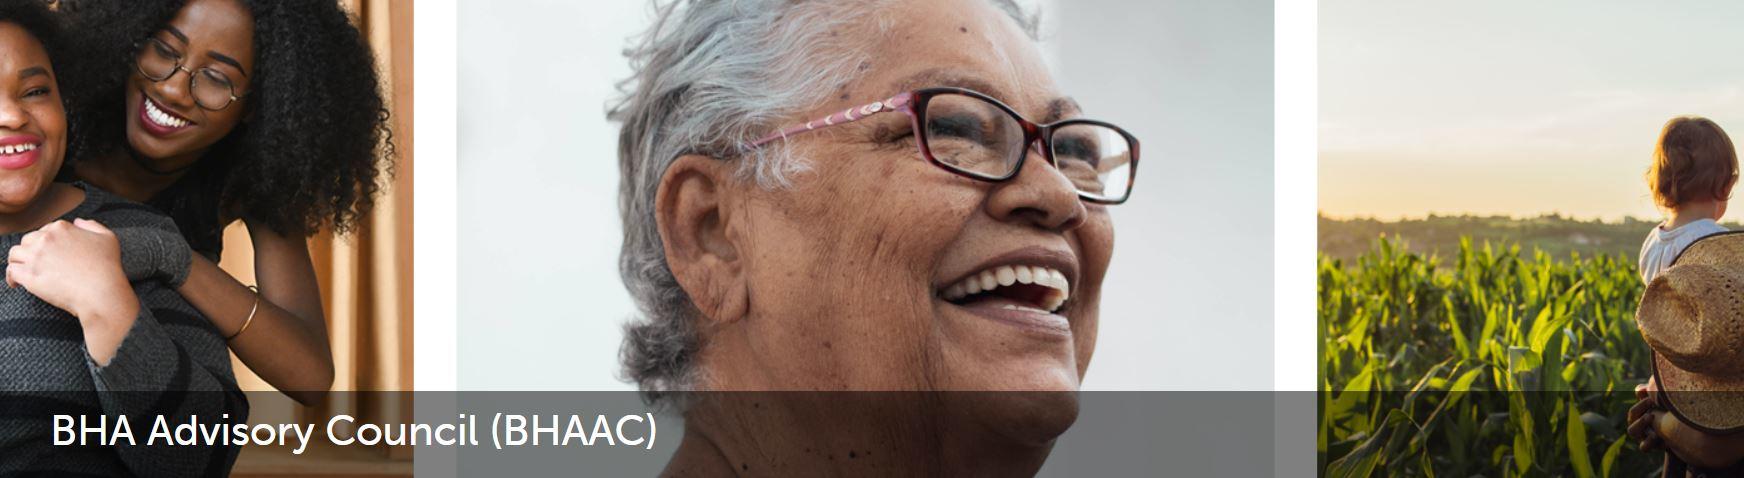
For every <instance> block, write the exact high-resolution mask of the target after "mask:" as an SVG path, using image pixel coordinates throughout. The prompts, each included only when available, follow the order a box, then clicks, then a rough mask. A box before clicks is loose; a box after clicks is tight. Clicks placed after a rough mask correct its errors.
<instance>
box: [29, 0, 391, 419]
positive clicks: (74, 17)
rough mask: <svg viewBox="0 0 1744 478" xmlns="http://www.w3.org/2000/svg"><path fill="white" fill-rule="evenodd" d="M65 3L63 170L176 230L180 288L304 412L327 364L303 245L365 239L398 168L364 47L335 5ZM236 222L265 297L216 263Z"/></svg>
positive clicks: (328, 373) (329, 374) (328, 377)
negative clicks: (181, 247) (68, 47)
mask: <svg viewBox="0 0 1744 478" xmlns="http://www.w3.org/2000/svg"><path fill="white" fill-rule="evenodd" d="M61 3H62V6H61V11H62V13H63V14H65V15H66V16H67V20H68V21H69V23H70V24H71V25H72V26H73V29H74V30H75V31H77V32H79V35H78V37H77V38H75V39H74V40H73V43H74V45H73V46H72V48H73V49H74V51H76V52H78V57H79V58H80V60H79V61H78V62H77V63H76V64H74V65H72V66H71V67H70V68H69V73H68V74H67V75H66V76H67V77H68V78H69V80H68V82H69V87H68V89H69V90H77V91H78V93H77V97H75V98H71V99H69V104H70V105H71V107H72V111H71V112H70V113H71V115H72V122H71V125H72V128H71V129H72V131H73V135H72V136H73V137H74V138H76V140H75V141H73V142H72V143H71V144H70V145H69V154H70V157H72V158H73V159H74V162H73V164H72V165H73V167H72V168H69V170H70V174H71V175H72V176H74V177H75V178H77V179H81V180H84V181H88V182H90V183H92V184H95V185H98V186H101V187H103V188H105V189H109V190H112V191H115V192H116V193H117V194H119V195H121V196H123V197H126V198H128V199H132V200H135V201H139V202H144V203H146V204H149V205H151V206H154V207H156V208H158V209H159V210H162V211H164V212H165V213H167V214H169V215H170V216H171V217H173V218H174V219H175V220H176V223H177V225H178V226H179V228H180V230H181V232H182V234H183V236H185V237H186V239H187V241H188V243H189V244H190V245H191V246H192V247H193V249H194V250H195V251H196V252H198V253H199V254H198V255H197V256H198V257H195V258H194V259H193V260H192V262H193V264H192V266H191V272H190V276H189V278H188V280H187V282H186V283H185V284H184V285H183V286H182V287H181V288H180V289H179V292H181V293H182V295H184V296H186V297H187V299H188V301H189V302H191V303H192V304H193V305H194V306H195V307H198V308H199V309H200V310H201V311H202V312H204V313H205V315H206V316H207V317H209V318H210V320H212V322H213V324H214V325H215V326H217V328H218V329H219V330H220V331H222V332H223V333H224V334H225V335H226V337H228V340H229V344H230V347H231V349H232V350H233V351H235V352H236V354H237V356H238V357H239V358H241V359H242V361H243V363H245V364H247V365H248V366H249V367H250V368H251V369H253V370H254V371H255V372H256V373H258V374H259V375H260V376H261V378H263V379H265V380H266V381H267V382H268V383H270V384H272V385H273V386H274V387H276V388H278V389H279V390H281V391H284V392H285V393H286V394H287V395H290V396H291V397H292V398H295V399H296V400H297V401H299V402H302V403H304V404H310V403H312V401H313V400H314V399H315V398H316V397H318V396H319V395H320V394H321V393H322V392H325V391H326V390H328V389H329V388H330V387H331V385H332V382H333V375H334V373H333V369H334V366H333V356H332V352H331V350H330V348H329V344H328V333H327V324H326V321H325V318H324V316H323V315H324V314H323V311H322V300H321V293H320V288H319V287H320V286H319V284H318V283H317V281H316V276H315V270H314V265H313V261H312V260H311V258H310V251H309V247H308V244H307V239H308V238H309V237H311V236H312V235H313V234H314V233H315V232H316V231H318V230H322V229H325V228H331V229H332V230H334V231H335V232H338V233H348V232H351V231H353V230H354V229H355V228H356V227H358V221H359V219H360V218H361V217H364V215H366V214H367V213H368V211H369V210H370V209H371V207H372V206H373V204H374V198H375V195H376V194H377V192H378V191H379V189H380V181H381V180H383V179H385V176H386V175H388V174H391V170H392V163H393V156H394V155H393V149H392V147H391V145H390V143H389V142H388V141H387V139H388V137H389V135H390V133H389V131H388V123H387V111H386V110H385V109H384V107H383V104H384V102H383V99H382V96H381V93H380V91H379V86H378V74H377V72H376V70H375V62H374V57H373V53H372V52H371V50H370V49H369V47H368V45H367V44H366V43H365V42H364V40H363V39H362V37H361V35H360V34H359V32H358V30H357V29H356V28H355V27H354V26H353V24H352V23H351V19H350V18H349V16H348V15H347V14H346V12H345V11H343V10H341V9H340V7H339V5H338V3H337V2H269V1H254V0H156V1H149V2H140V1H114V0H64V1H63V2H61ZM63 174H65V173H63ZM236 221H241V222H242V223H243V224H244V225H245V226H246V227H247V229H248V232H249V237H250V238H251V242H252V247H253V250H254V266H255V267H254V268H255V271H256V279H257V280H258V281H259V284H258V288H254V287H250V286H247V285H245V284H243V283H242V282H241V281H239V280H237V279H236V278H234V277H232V276H231V275H230V274H228V273H226V272H225V271H223V270H221V269H219V268H218V267H217V266H216V263H217V261H218V258H219V255H220V253H221V252H222V250H223V247H224V244H223V231H224V228H225V227H226V226H228V225H229V224H231V223H234V222H236ZM257 290H258V292H256V291H257Z"/></svg>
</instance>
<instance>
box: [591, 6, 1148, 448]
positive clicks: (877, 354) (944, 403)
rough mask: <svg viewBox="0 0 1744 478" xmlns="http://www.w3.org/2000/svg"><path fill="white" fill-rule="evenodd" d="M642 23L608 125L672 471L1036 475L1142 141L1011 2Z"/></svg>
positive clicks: (646, 382) (1082, 359)
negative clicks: (667, 413)
mask: <svg viewBox="0 0 1744 478" xmlns="http://www.w3.org/2000/svg"><path fill="white" fill-rule="evenodd" d="M659 11H660V16H659V18H658V19H657V20H656V23H655V27H654V28H653V29H651V31H650V32H649V33H648V34H646V35H645V36H644V37H642V38H641V40H640V43H639V44H638V45H636V46H635V47H634V48H632V49H631V51H630V53H629V56H630V60H631V64H632V67H633V70H634V76H633V77H632V78H631V79H630V80H629V81H627V82H626V83H624V95H625V96H624V98H623V99H622V100H621V102H620V103H619V104H617V105H616V107H615V108H614V110H613V111H612V117H613V119H615V120H617V121H619V122H621V123H622V131H621V135H620V140H619V145H618V146H619V157H618V159H619V162H620V165H621V172H622V178H621V182H620V184H621V193H620V194H621V200H620V207H621V213H622V216H623V221H624V244H623V251H622V256H621V263H620V264H621V272H622V275H623V278H624V281H625V284H626V286H627V287H628V289H629V290H630V292H631V294H632V295H633V296H634V297H635V299H636V300H637V302H638V304H639V306H640V308H641V310H642V313H643V317H641V318H640V319H639V320H638V321H636V322H634V323H632V324H630V325H629V326H628V327H627V329H626V338H625V342H624V349H623V351H622V356H623V361H624V365H625V368H626V375H627V376H628V377H630V378H632V379H634V380H636V381H637V382H638V384H639V385H640V387H641V388H642V389H643V390H644V391H645V392H646V393H648V394H649V396H650V397H651V398H652V399H654V400H658V401H662V402H663V403H667V404H669V405H672V406H676V407H680V408H682V409H683V412H684V416H685V421H686V422H685V437H684V438H683V440H682V444H681V445H680V448H679V451H678V452H677V454H676V455H675V456H674V458H673V460H672V462H671V463H669V464H668V469H667V471H668V472H670V473H673V474H680V475H689V474H700V475H715V474H724V473H742V472H747V471H748V472H750V473H777V474H789V475H836V474H848V473H853V471H852V470H856V469H858V470H861V471H870V470H876V471H874V473H876V474H880V475H927V476H932V475H945V476H953V475H970V474H972V475H991V476H1009V475H1024V474H1033V473H1035V471H1036V470H1037V469H1038V468H1039V467H1040V466H1041V464H1042V461H1043V460H1044V459H1045V458H1046V456H1047V453H1048V450H1049V449H1050V448H1051V446H1052V443H1053V440H1054V438H1055V437H1057V436H1058V435H1059V434H1060V433H1062V432H1063V431H1064V430H1065V429H1066V428H1067V427H1068V426H1069V425H1070V424H1071V423H1072V421H1073V420H1074V419H1075V417H1076V415H1077V401H1076V394H1075V393H1074V392H1076V391H1077V390H1078V388H1079V385H1080V383H1081V380H1082V378H1083V377H1084V373H1085V371H1086V370H1087V368H1088V367H1089V363H1090V358H1091V356H1092V353H1093V351H1094V350H1095V344H1096V332H1097V321H1098V315H1097V310H1098V297H1099V293H1100V291H1101V286H1102V279H1103V276H1104V274H1105V272H1106V271H1107V269H1108V265H1109V261H1110V258H1111V256H1112V254H1113V246H1114V229H1113V223H1112V221H1111V219H1110V217H1109V212H1108V210H1109V208H1110V207H1115V206H1116V205H1118V204H1120V203H1122V202H1124V201H1125V200H1126V199H1127V197H1128V196H1129V195H1130V194H1131V193H1132V186H1133V179H1134V178H1135V172H1136V170H1137V165H1138V160H1139V157H1140V155H1139V142H1138V140H1137V139H1136V138H1135V137H1134V136H1133V135H1132V134H1130V133H1128V132H1126V131H1125V130H1123V129H1121V128H1120V127H1118V126H1115V125H1113V124H1110V123H1106V122H1102V121H1097V120H1092V119H1087V118H1086V117H1085V116H1084V115H1085V113H1084V112H1082V111H1080V109H1079V106H1078V105H1077V104H1076V103H1075V102H1074V101H1073V100H1072V99H1071V98H1070V97H1069V96H1067V95H1066V92H1062V91H1059V90H1058V89H1057V88H1056V87H1055V84H1054V81H1053V79H1052V76H1051V75H1050V73H1049V72H1048V70H1047V68H1046V66H1045V65H1044V63H1043V61H1042V58H1041V54H1040V51H1039V50H1038V48H1037V46H1036V44H1035V39H1034V35H1035V34H1034V24H1033V21H1031V20H1030V19H1029V17H1027V16H1025V15H1024V14H1022V13H1021V12H1020V10H1019V9H1018V8H1017V7H1016V6H1015V5H1014V4H1013V3H1011V2H1010V1H1006V0H949V1H933V0H895V1H889V2H851V1H824V0H816V1H804V2H788V1H778V0H768V1H737V2H720V1H678V2H674V3H671V4H667V5H664V6H663V7H662V8H661V9H660V10H659ZM683 391H707V392H715V391H756V392H787V393H750V394H744V393H734V394H717V393H674V392H683ZM795 391H806V392H837V391H884V392H889V393H879V394H868V393H791V392H795ZM958 392H960V393H958ZM979 392H1003V393H979ZM728 470H731V471H728ZM758 470H763V471H758Z"/></svg>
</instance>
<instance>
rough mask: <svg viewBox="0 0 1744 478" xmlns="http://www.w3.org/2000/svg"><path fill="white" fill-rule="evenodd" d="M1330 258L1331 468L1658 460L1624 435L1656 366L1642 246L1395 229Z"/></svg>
mask: <svg viewBox="0 0 1744 478" xmlns="http://www.w3.org/2000/svg"><path fill="white" fill-rule="evenodd" d="M1355 262H1356V263H1355V264H1343V263H1341V261H1338V260H1335V259H1331V258H1328V257H1326V256H1324V255H1323V256H1321V258H1320V265H1319V280H1318V282H1319V287H1318V288H1319V294H1320V297H1319V314H1318V316H1319V327H1320V329H1319V330H1320V337H1319V338H1320V341H1321V342H1320V355H1321V357H1320V358H1321V365H1320V377H1319V379H1320V383H1321V392H1320V416H1319V442H1318V449H1319V456H1320V463H1321V466H1322V469H1323V475H1324V476H1332V477H1346V476H1354V477H1368V476H1458V477H1466V476H1480V475H1481V476H1576V477H1594V476H1601V477H1609V476H1645V475H1648V474H1650V473H1652V472H1653V471H1654V470H1656V469H1657V467H1658V466H1659V464H1660V461H1661V460H1662V456H1663V455H1660V454H1658V453H1654V454H1648V453H1643V452H1640V451H1638V450H1637V449H1636V444H1635V443H1633V442H1631V441H1630V440H1629V439H1628V438H1627V437H1626V436H1625V435H1624V431H1625V430H1626V429H1627V427H1628V424H1627V423H1626V415H1627V411H1628V410H1629V407H1630V406H1631V405H1633V404H1634V402H1635V396H1634V387H1635V386H1636V385H1637V384H1640V383H1643V382H1645V381H1646V378H1647V376H1648V374H1649V372H1648V370H1649V362H1648V360H1649V350H1648V348H1647V345H1646V344H1645V343H1644V342H1643V341H1642V339H1641V335H1640V333H1639V332H1638V331H1637V330H1636V327H1635V319H1634V315H1635V305H1636V302H1637V301H1638V300H1639V299H1640V294H1641V280H1640V279H1639V278H1638V277H1637V276H1636V273H1635V265H1634V261H1633V260H1632V258H1626V257H1619V256H1604V255H1601V256H1596V257H1581V256H1579V255H1578V254H1574V255H1570V256H1568V257H1562V258H1553V257H1550V255H1549V254H1546V253H1544V252H1541V251H1537V250H1534V251H1532V252H1531V253H1530V254H1525V253H1522V252H1521V251H1520V247H1519V246H1518V245H1513V246H1506V247H1492V246H1491V245H1490V244H1489V243H1485V244H1483V245H1481V246H1474V245H1473V244H1472V241H1471V239H1470V238H1464V239H1462V240H1461V241H1460V244H1459V252H1458V255H1457V257H1454V258H1453V260H1452V261H1448V262H1443V261H1441V260H1440V258H1438V257H1435V256H1427V257H1426V256H1423V255H1418V254H1413V253H1411V252H1408V251H1407V250H1406V248H1405V247H1404V244H1403V243H1402V242H1398V241H1395V240H1390V239H1388V238H1386V237H1384V236H1383V237H1382V238H1381V239H1380V240H1379V241H1377V242H1376V243H1375V245H1374V246H1373V247H1372V248H1371V249H1370V250H1369V251H1368V252H1367V253H1364V254H1363V255H1361V256H1360V257H1358V258H1357V259H1356V260H1355Z"/></svg>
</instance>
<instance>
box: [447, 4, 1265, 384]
mask: <svg viewBox="0 0 1744 478" xmlns="http://www.w3.org/2000/svg"><path fill="white" fill-rule="evenodd" d="M1027 3H1028V4H1031V5H1036V6H1039V7H1040V9H1041V11H1042V13H1043V20H1044V29H1043V36H1044V43H1043V50H1044V52H1045V54H1046V55H1047V56H1048V58H1049V61H1050V62H1051V64H1052V65H1053V66H1054V71H1055V72H1056V78H1057V80H1058V81H1059V83H1060V85H1061V86H1062V87H1063V89H1064V91H1065V92H1066V93H1067V94H1069V95H1072V96H1074V97H1076V98H1077V100H1078V102H1079V103H1080V104H1082V105H1083V106H1084V107H1085V110H1086V112H1087V113H1086V114H1087V115H1088V116H1091V117H1095V118H1099V119H1104V120H1108V121H1112V122H1115V123H1117V124H1121V125H1123V126H1125V127H1127V129H1128V130H1130V131H1132V132H1133V133H1134V134H1136V135H1138V136H1139V138H1140V140H1141V141H1142V142H1143V154H1144V157H1143V160H1142V163H1141V167H1140V168H1139V177H1138V179H1137V181H1138V182H1137V188H1136V190H1135V192H1134V193H1133V198H1132V199H1131V200H1130V201H1129V202H1128V203H1127V204H1125V205H1122V206H1118V207H1113V208H1111V209H1110V211H1111V213H1112V214H1113V216H1114V221H1115V228H1116V231H1117V232H1116V248H1115V255H1114V265H1113V266H1112V267H1111V269H1110V270H1109V273H1108V277H1107V279H1106V281H1105V285H1104V290H1103V297H1102V312H1101V320H1102V322H1101V332H1100V334H1099V343H1098V344H1097V347H1096V357H1095V359H1094V361H1093V362H1092V364H1091V366H1090V371H1089V375H1088V377H1087V378H1086V379H1085V383H1084V388H1085V389H1086V390H1269V389H1271V388H1272V383H1273V382H1272V363H1273V360H1272V340H1273V335H1272V317H1273V311H1272V302H1273V291H1272V283H1273V282H1272V250H1273V249H1272V224H1273V221H1272V182H1273V177H1272V138H1273V134H1272V124H1273V123H1272V91H1273V89H1272V44H1273V42H1272V35H1273V33H1272V24H1273V22H1272V2H1271V1H1269V0H1233V1H1218V2H1198V1H1118V0H1070V1H1060V0H1033V1H1030V2H1027ZM1038 4H1039V5H1038ZM649 12H650V9H649V7H648V3H647V2H644V1H641V0H619V1H613V2H574V1H567V0H497V1H491V2H483V1H469V2H461V5H460V27H459V36H460V38H459V40H460V49H459V62H460V83H459V88H460V98H459V109H460V114H459V128H460V138H459V143H460V187H459V195H460V196H459V200H460V208H459V209H460V210H459V221H460V238H459V248H460V258H459V274H460V278H459V283H460V294H461V297H460V298H459V303H460V310H459V319H458V320H459V328H460V330H459V339H458V342H459V344H458V348H459V350H458V352H457V353H458V357H457V360H458V362H459V367H458V368H459V377H458V383H459V386H460V388H461V389H463V390H626V389H630V388H632V386H631V385H629V384H626V383H624V382H621V381H619V380H618V379H617V371H618V368H617V364H618V362H617V354H618V344H619V341H620V339H621V325H622V324H623V323H624V322H625V321H626V320H628V319H629V318H630V317H631V316H632V314H633V313H634V311H635V307H634V305H633V303H632V302H631V300H630V297H629V294H628V293H626V292H625V291H624V288H623V284H622V282H620V281H619V279H618V274H617V255H618V247H619V243H620V240H621V239H620V227H621V226H620V224H619V222H618V215H617V189H618V184H617V178H618V172H617V159H616V145H617V128H616V127H615V126H613V125H611V124H609V123H607V122H606V121H605V118H604V112H605V108H606V105H607V103H608V100H610V99H611V98H613V97H614V96H615V95H616V92H615V89H614V87H613V85H614V84H615V82H617V81H618V80H620V79H622V78H624V77H626V76H628V75H629V67H628V65H627V64H626V62H625V60H624V59H623V57H622V56H621V52H622V50H623V48H624V47H625V45H626V44H627V39H628V38H630V37H631V36H632V35H635V34H638V33H640V32H641V31H642V29H643V28H644V27H645V26H646V25H647V24H648V23H649V18H650V16H649Z"/></svg>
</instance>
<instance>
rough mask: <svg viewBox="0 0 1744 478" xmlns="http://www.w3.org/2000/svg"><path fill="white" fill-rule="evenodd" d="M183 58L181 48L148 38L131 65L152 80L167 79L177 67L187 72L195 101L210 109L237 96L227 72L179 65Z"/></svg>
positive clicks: (233, 83) (234, 86) (222, 105)
mask: <svg viewBox="0 0 1744 478" xmlns="http://www.w3.org/2000/svg"><path fill="white" fill-rule="evenodd" d="M183 60H185V57H184V56H183V55H182V52H180V51H177V50H176V49H175V47H172V46H170V45H169V44H168V43H164V41H163V40H159V39H156V38H148V39H146V40H145V41H142V42H140V44H139V53H138V55H137V56H135V57H134V61H133V65H134V67H135V68H136V69H138V70H139V74H140V75H143V76H145V79H147V80H151V81H152V82H154V83H155V82H162V81H164V80H168V79H170V77H173V76H176V72H178V71H185V72H188V91H189V92H191V93H192V94H193V95H194V104H196V105H199V106H200V107H201V108H205V109H207V110H210V111H218V110H222V109H224V108H227V107H229V106H230V104H231V103H233V102H235V101H236V100H237V99H238V97H237V96H236V84H235V82H232V81H230V76H229V75H226V74H224V72H221V71H218V70H216V69H213V68H211V67H203V68H200V69H198V70H189V69H187V68H186V67H183V66H182V62H183Z"/></svg>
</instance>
